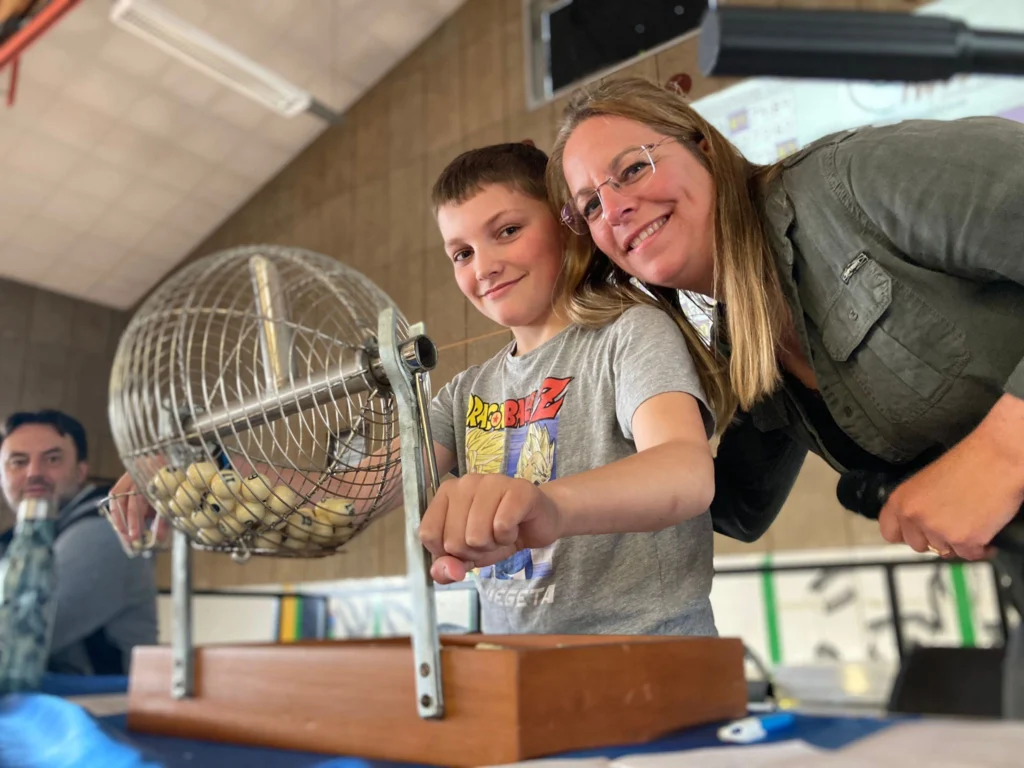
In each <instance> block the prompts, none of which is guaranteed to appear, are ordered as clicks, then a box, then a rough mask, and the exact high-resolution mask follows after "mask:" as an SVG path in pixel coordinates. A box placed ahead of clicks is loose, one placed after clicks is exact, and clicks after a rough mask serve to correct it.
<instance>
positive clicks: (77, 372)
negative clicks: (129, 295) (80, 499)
mask: <svg viewBox="0 0 1024 768" xmlns="http://www.w3.org/2000/svg"><path fill="white" fill-rule="evenodd" d="M127 319H128V315H127V314H126V313H124V312H119V311H117V310H113V309H109V308H107V307H102V306H100V305H98V304H92V303H90V302H87V301H81V300H78V299H72V298H69V297H67V296H62V295H60V294H57V293H51V292H50V291H45V290H42V289H40V288H34V287H32V286H29V285H24V284H22V283H16V282H14V281H11V280H3V279H0V421H2V420H3V419H5V418H6V417H7V416H8V414H10V413H12V412H14V411H19V410H38V409H40V408H59V409H60V410H62V411H65V412H67V413H69V414H71V415H72V416H74V417H75V418H76V419H78V420H79V421H81V422H82V424H83V426H85V429H86V432H87V434H88V438H89V455H90V460H89V466H90V471H91V474H92V475H94V476H96V477H100V478H106V479H110V478H114V477H117V476H118V475H120V474H121V471H122V470H121V463H120V461H119V459H118V458H117V451H116V449H115V448H114V443H113V440H112V439H111V437H110V426H109V422H108V421H107V385H108V382H109V380H110V378H109V377H110V366H111V363H112V361H113V359H114V352H115V350H116V348H117V341H118V339H119V338H120V334H121V331H122V330H123V328H124V326H125V323H126V322H127ZM4 507H5V503H4V502H3V501H2V500H0V516H2V515H4V514H5V512H6V510H5V509H4Z"/></svg>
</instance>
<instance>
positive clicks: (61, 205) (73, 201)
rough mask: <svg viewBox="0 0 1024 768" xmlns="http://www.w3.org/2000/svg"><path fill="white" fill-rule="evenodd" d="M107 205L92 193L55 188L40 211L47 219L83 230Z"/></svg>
mask: <svg viewBox="0 0 1024 768" xmlns="http://www.w3.org/2000/svg"><path fill="white" fill-rule="evenodd" d="M108 206H109V202H108V201H106V200H100V199H98V198H95V197H93V196H92V195H83V194H82V193H80V192H73V191H72V190H70V189H57V190H55V191H54V192H53V193H52V194H51V195H50V196H49V197H48V198H47V200H46V202H45V203H44V204H43V206H42V208H41V209H40V213H41V214H42V215H43V216H45V217H47V218H49V219H54V220H55V221H59V222H61V223H63V224H66V225H67V226H69V227H70V228H71V229H74V230H76V231H78V232H84V231H86V230H87V229H89V228H90V227H92V226H93V225H94V224H95V223H96V220H97V219H98V218H100V216H102V215H103V213H104V211H106V209H107V207H108Z"/></svg>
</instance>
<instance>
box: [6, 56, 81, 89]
mask: <svg viewBox="0 0 1024 768" xmlns="http://www.w3.org/2000/svg"><path fill="white" fill-rule="evenodd" d="M80 66H81V62H80V61H79V60H78V59H77V58H76V57H75V56H73V55H71V54H70V53H68V52H67V51H66V50H65V49H64V48H61V47H57V46H54V45H31V46H29V47H28V49H27V50H26V51H25V52H24V53H23V54H22V55H21V59H20V61H19V67H20V69H21V71H22V72H26V73H27V72H31V73H32V75H31V76H32V79H33V80H37V81H39V82H40V83H42V84H43V85H46V86H47V87H49V88H52V89H53V90H55V91H60V90H63V89H64V87H65V86H66V85H67V84H68V78H69V77H70V76H71V75H73V74H74V73H75V72H77V71H78V68H79V67H80ZM5 76H6V73H5Z"/></svg>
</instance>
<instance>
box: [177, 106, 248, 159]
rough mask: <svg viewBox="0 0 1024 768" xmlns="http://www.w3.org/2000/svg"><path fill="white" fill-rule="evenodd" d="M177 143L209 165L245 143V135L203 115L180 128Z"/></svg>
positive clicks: (210, 116) (220, 121)
mask: <svg viewBox="0 0 1024 768" xmlns="http://www.w3.org/2000/svg"><path fill="white" fill-rule="evenodd" d="M176 139H177V142H178V143H179V144H180V145H181V146H182V147H183V148H185V149H187V150H188V151H190V152H193V153H195V154H197V155H199V156H200V157H202V158H204V159H206V160H208V161H210V162H211V163H220V162H221V161H222V160H223V159H224V157H225V156H227V155H228V154H229V153H230V152H231V150H232V149H234V148H235V147H237V146H238V145H239V144H241V143H242V142H244V141H245V134H244V133H243V132H242V131H240V130H238V129H237V128H235V127H233V126H231V125H228V124H227V123H225V122H224V121H223V120H220V119H218V118H216V117H213V116H212V115H205V114H204V115H203V116H201V117H200V118H199V119H198V120H196V121H195V122H193V123H192V124H190V125H185V126H183V127H182V130H181V132H180V133H179V134H178V135H177V137H176Z"/></svg>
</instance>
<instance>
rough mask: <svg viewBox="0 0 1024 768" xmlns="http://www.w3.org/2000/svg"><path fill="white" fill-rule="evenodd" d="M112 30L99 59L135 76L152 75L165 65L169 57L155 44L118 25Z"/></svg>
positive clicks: (101, 49) (156, 73)
mask: <svg viewBox="0 0 1024 768" xmlns="http://www.w3.org/2000/svg"><path fill="white" fill-rule="evenodd" d="M113 31H114V33H113V34H112V35H110V38H109V39H108V40H107V42H106V43H104V44H103V46H102V47H101V48H100V52H99V56H100V59H102V60H103V61H105V62H106V63H107V64H110V65H111V66H112V67H115V68H117V69H120V70H121V71H122V72H126V73H131V74H133V75H135V76H136V77H154V76H156V75H158V74H159V73H160V72H161V71H162V70H163V68H164V67H166V66H167V62H168V61H169V60H170V58H171V57H170V56H169V55H168V54H166V53H164V52H163V51H162V50H160V49H159V48H157V47H156V46H155V45H150V44H149V43H147V42H145V41H144V40H141V39H140V38H137V37H135V36H134V35H133V34H131V33H130V32H125V31H124V30H123V29H120V28H118V27H113Z"/></svg>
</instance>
